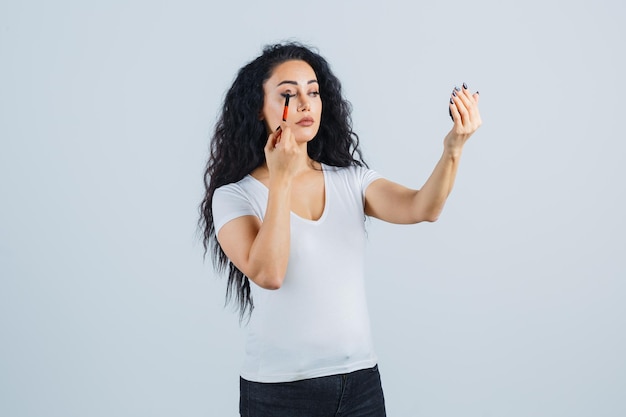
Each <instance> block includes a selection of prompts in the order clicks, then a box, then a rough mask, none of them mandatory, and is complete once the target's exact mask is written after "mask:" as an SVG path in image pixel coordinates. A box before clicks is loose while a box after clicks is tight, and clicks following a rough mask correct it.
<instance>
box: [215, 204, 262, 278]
mask: <svg viewBox="0 0 626 417" xmlns="http://www.w3.org/2000/svg"><path fill="white" fill-rule="evenodd" d="M260 228H261V220H259V218H258V217H256V216H251V215H249V216H241V217H236V218H234V219H232V220H230V221H229V222H227V223H226V224H224V225H223V226H222V228H221V229H220V230H219V231H218V233H217V241H218V242H219V244H220V246H221V248H222V250H223V251H224V253H225V254H226V256H227V257H228V259H229V260H230V261H231V262H232V263H233V264H234V265H235V266H236V267H237V269H239V270H240V271H241V272H243V273H244V274H245V275H246V276H248V277H250V276H254V273H253V271H251V270H250V267H249V262H248V259H249V255H250V248H251V247H252V244H253V242H254V239H255V238H256V236H257V234H258V233H259V229H260Z"/></svg>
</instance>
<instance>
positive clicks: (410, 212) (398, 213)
mask: <svg viewBox="0 0 626 417" xmlns="http://www.w3.org/2000/svg"><path fill="white" fill-rule="evenodd" d="M418 192H419V191H418V190H412V189H410V188H407V187H405V186H403V185H400V184H397V183H395V182H392V181H389V180H387V179H384V178H380V179H377V180H375V181H374V182H372V183H371V184H370V185H369V186H368V187H367V189H366V190H365V214H367V215H368V216H372V217H376V218H377V219H380V220H384V221H387V222H390V223H397V224H412V223H419V222H421V221H424V220H427V219H426V218H424V217H422V216H420V213H416V212H415V210H414V209H413V206H414V204H413V203H414V201H415V200H416V197H417V194H418Z"/></svg>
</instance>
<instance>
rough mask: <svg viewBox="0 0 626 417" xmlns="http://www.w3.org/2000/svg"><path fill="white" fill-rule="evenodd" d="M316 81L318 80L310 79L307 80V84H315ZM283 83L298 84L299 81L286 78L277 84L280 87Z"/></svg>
mask: <svg viewBox="0 0 626 417" xmlns="http://www.w3.org/2000/svg"><path fill="white" fill-rule="evenodd" d="M314 83H317V80H309V82H307V85H308V84H314ZM283 84H292V85H298V83H297V82H295V81H291V80H285V81H281V82H279V83H278V85H277V86H276V87H280V86H281V85H283Z"/></svg>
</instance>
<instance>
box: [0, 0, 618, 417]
mask: <svg viewBox="0 0 626 417" xmlns="http://www.w3.org/2000/svg"><path fill="white" fill-rule="evenodd" d="M413 3H414V2H409V1H406V2H397V1H396V2H385V3H384V4H383V3H382V2H380V3H368V2H362V1H346V2H339V1H317V2H286V1H274V0H268V1H265V2H248V3H245V2H236V1H230V2H219V3H218V2H206V1H205V2H201V1H196V2H193V1H176V2H174V1H147V0H146V1H130V2H127V1H124V2H121V1H107V2H80V1H69V0H61V1H56V2H44V1H19V2H18V1H12V2H7V1H2V2H1V3H0V140H1V148H0V195H1V199H2V200H1V204H0V278H1V279H0V337H1V343H0V415H2V416H16V417H17V416H20V417H21V416H63V417H68V416H80V417H84V416H89V417H91V416H117V417H120V416H174V415H176V416H235V415H237V401H238V374H237V372H238V369H239V366H240V363H241V359H242V355H243V335H244V329H242V328H240V327H239V325H238V320H237V316H236V314H234V313H233V312H232V311H231V309H230V308H226V309H225V308H223V295H224V290H225V283H224V280H223V279H220V278H219V277H216V275H215V274H214V273H213V271H212V269H211V266H210V263H209V262H208V261H207V262H204V263H203V260H202V248H201V245H200V243H199V242H200V241H199V238H198V236H197V234H196V233H197V232H196V225H195V222H196V220H197V205H198V203H199V202H200V200H201V198H202V193H203V188H202V173H203V166H204V163H205V161H206V158H207V147H208V139H209V136H210V133H211V130H212V127H213V123H214V121H215V118H216V115H217V112H218V109H219V107H220V104H221V100H222V97H223V93H224V91H225V90H226V89H227V87H228V86H229V85H230V83H231V82H232V80H233V77H234V75H235V72H236V71H237V70H238V69H239V68H240V67H241V66H242V65H244V64H245V63H246V62H248V61H249V60H250V59H252V58H254V57H255V56H257V55H258V54H259V52H260V50H261V47H262V46H263V45H264V44H266V43H271V42H275V41H280V40H284V39H297V40H300V41H303V42H306V43H309V44H312V45H314V46H316V47H318V48H319V50H320V52H321V53H322V55H324V56H325V57H327V59H328V60H329V61H330V63H331V64H332V67H333V69H334V71H335V72H336V74H337V75H338V76H339V77H340V79H341V80H342V81H343V83H344V87H345V93H346V95H347V97H348V99H349V100H350V101H351V102H352V103H353V105H354V122H355V129H356V131H357V132H358V133H359V134H360V136H361V139H362V145H363V150H364V152H365V156H366V158H367V160H368V162H369V163H370V165H371V166H372V167H373V168H374V169H376V170H377V171H379V172H380V173H382V174H383V175H385V176H386V177H388V178H390V179H392V180H396V181H398V182H401V183H403V184H405V185H409V186H414V187H419V186H421V184H422V183H423V182H424V181H425V180H426V178H427V176H428V174H429V173H430V171H431V170H432V168H433V166H434V164H435V162H436V161H437V159H438V158H439V156H440V154H441V150H442V146H441V145H442V139H443V136H444V135H445V133H446V132H447V130H448V129H449V128H450V126H451V123H450V120H449V118H448V115H447V100H448V95H449V94H450V91H451V89H452V87H453V86H454V85H458V84H460V83H461V82H463V81H466V82H467V83H468V84H469V85H470V88H472V89H479V90H480V92H481V111H482V115H483V120H484V125H483V127H482V128H481V129H480V130H479V131H478V133H476V135H475V136H474V137H473V138H472V139H471V141H470V142H469V143H468V145H467V147H466V151H465V153H464V159H463V162H462V166H461V169H460V172H459V177H458V181H457V184H456V188H455V190H454V192H453V194H452V196H451V198H450V200H449V202H448V205H447V207H446V209H445V211H444V213H443V215H442V217H441V219H440V220H439V221H438V222H436V223H434V224H420V225H416V226H394V225H388V224H384V223H381V222H378V221H371V222H369V237H370V238H369V240H370V242H369V246H368V276H367V284H368V294H369V300H370V309H371V316H372V325H373V332H374V335H375V345H376V347H377V351H378V354H379V357H380V366H381V372H382V376H383V384H384V389H385V393H386V399H387V406H388V414H389V415H390V416H459V415H463V416H481V417H482V416H509V417H511V416H546V417H548V416H549V417H554V416H568V417H574V416H623V415H626V396H624V392H626V355H625V352H626V338H625V334H624V330H625V328H626V307H625V305H624V302H623V299H624V296H625V295H626V284H625V283H624V278H625V277H626V263H625V261H624V252H625V249H626V244H625V243H626V242H625V237H624V236H625V232H626V230H625V229H626V228H625V224H624V212H625V209H626V196H625V187H624V185H623V181H624V178H626V176H625V168H624V164H623V163H622V159H623V158H624V154H625V152H626V145H625V144H624V140H625V139H626V135H625V134H624V120H625V119H624V117H623V107H624V74H625V73H626V71H625V70H626V65H625V58H624V46H623V40H624V39H626V30H625V28H624V19H625V18H626V7H625V6H624V3H623V2H618V1H597V0H594V1H568V2H565V1H563V2H556V1H541V2H538V1H525V2H510V1H498V2H496V1H475V2H461V1H457V0H452V1H447V2H439V3H437V4H436V3H435V2H432V1H430V2H424V3H425V4H423V5H422V4H413Z"/></svg>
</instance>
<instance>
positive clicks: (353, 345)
mask: <svg viewBox="0 0 626 417" xmlns="http://www.w3.org/2000/svg"><path fill="white" fill-rule="evenodd" d="M322 170H323V173H324V183H325V191H326V200H325V207H324V212H323V214H322V216H321V217H320V218H319V219H318V220H308V219H303V218H301V217H299V216H298V215H296V214H295V213H293V212H292V213H291V247H290V253H289V264H288V267H287V273H286V275H285V279H284V281H283V284H282V286H281V288H280V289H278V290H266V289H263V288H261V287H259V286H258V285H256V284H255V283H254V282H252V281H250V288H251V294H252V297H253V300H254V306H255V308H254V311H253V312H252V316H251V318H250V322H249V323H248V336H247V342H246V357H245V361H244V364H243V367H242V370H241V376H242V377H243V378H244V379H247V380H249V381H256V382H289V381H297V380H301V379H306V378H315V377H319V376H326V375H333V374H340V373H348V372H352V371H356V370H359V369H365V368H369V367H372V366H374V365H376V355H375V354H374V349H373V346H372V339H371V333H370V323H369V315H368V311H367V303H366V298H365V288H364V275H365V271H364V255H365V243H366V233H365V213H364V201H365V190H366V188H367V187H368V185H369V184H371V183H372V182H373V181H374V180H376V179H378V178H380V175H378V174H377V173H376V172H374V171H372V170H370V169H366V168H361V167H347V168H336V167H331V166H327V165H322ZM267 197H268V189H267V187H265V185H263V184H262V183H261V182H259V181H258V180H256V179H255V178H253V177H252V176H250V175H248V176H246V177H245V178H243V179H242V180H241V181H239V182H237V183H233V184H228V185H225V186H223V187H220V188H218V189H217V190H216V191H215V195H214V196H213V219H214V224H215V231H216V233H218V232H219V230H220V229H221V227H222V226H224V224H226V223H227V222H229V221H230V220H233V219H235V218H237V217H240V216H246V215H253V216H257V217H258V218H259V219H261V220H263V218H264V215H265V210H266V208H267Z"/></svg>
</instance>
